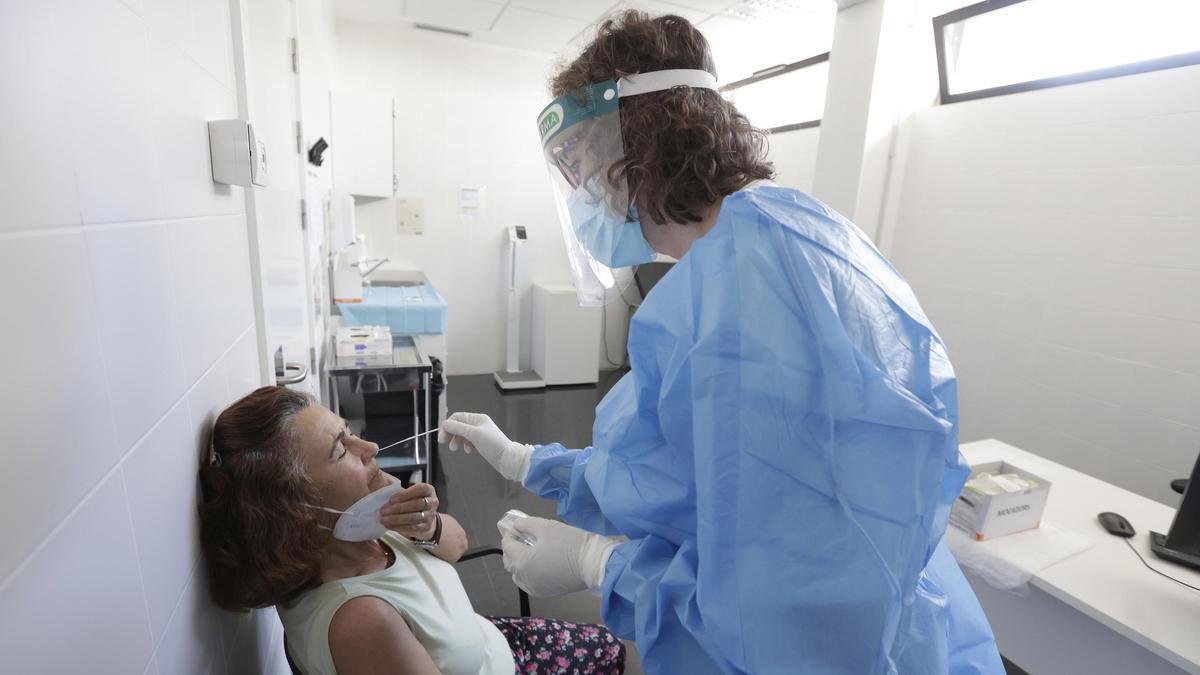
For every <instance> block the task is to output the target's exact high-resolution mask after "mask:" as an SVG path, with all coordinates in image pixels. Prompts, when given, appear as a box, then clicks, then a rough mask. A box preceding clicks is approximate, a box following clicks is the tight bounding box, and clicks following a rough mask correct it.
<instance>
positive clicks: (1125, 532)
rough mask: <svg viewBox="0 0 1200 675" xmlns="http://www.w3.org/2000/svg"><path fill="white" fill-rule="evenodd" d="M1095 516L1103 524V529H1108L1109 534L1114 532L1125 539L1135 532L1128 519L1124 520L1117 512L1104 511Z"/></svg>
mask: <svg viewBox="0 0 1200 675" xmlns="http://www.w3.org/2000/svg"><path fill="white" fill-rule="evenodd" d="M1096 518H1097V519H1098V520H1099V521H1100V524H1101V525H1103V526H1104V529H1106V530H1108V533H1109V534H1115V535H1116V536H1118V537H1125V538H1127V539H1128V538H1129V537H1132V536H1133V535H1134V534H1136V533H1135V532H1134V529H1133V526H1132V525H1130V524H1129V521H1128V520H1125V516H1122V515H1121V514H1119V513H1113V512H1112V511H1105V512H1104V513H1101V514H1100V515H1098V516H1096Z"/></svg>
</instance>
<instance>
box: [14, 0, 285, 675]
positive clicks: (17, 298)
mask: <svg viewBox="0 0 1200 675" xmlns="http://www.w3.org/2000/svg"><path fill="white" fill-rule="evenodd" d="M230 35H231V31H230V15H229V2H228V0H123V1H122V0H47V1H46V2H40V1H39V2H34V1H32V0H26V1H24V2H5V3H3V6H2V9H0V89H3V91H4V92H5V96H4V104H3V105H0V145H2V146H3V147H4V149H5V152H3V153H0V203H3V204H4V205H5V207H4V214H3V215H2V216H0V288H4V289H6V290H7V291H8V292H7V293H6V294H5V298H6V307H5V313H6V316H7V317H9V321H7V322H6V323H5V330H4V331H0V351H3V352H4V353H6V354H8V355H9V356H10V358H9V359H8V363H7V364H6V366H5V371H4V376H3V382H4V386H3V387H0V426H2V427H3V428H4V429H5V432H6V434H7V436H6V440H5V442H4V443H0V462H2V463H3V465H4V467H5V468H4V470H3V471H0V532H3V533H4V545H3V546H0V624H2V626H3V628H2V629H0V672H2V673H23V674H24V673H30V674H38V673H47V674H51V673H54V674H56V673H74V672H86V673H97V674H107V673H111V674H114V675H117V674H119V675H128V674H129V673H146V674H148V675H157V674H158V673H162V674H163V675H166V674H167V673H170V674H171V675H176V674H180V675H192V674H197V675H200V674H205V673H214V674H224V673H242V672H245V673H261V672H284V671H281V670H279V663H281V661H280V659H279V653H278V650H279V644H280V639H281V633H280V628H279V623H278V618H277V617H276V616H275V614H274V613H273V612H257V613H255V614H254V615H253V617H247V616H246V615H235V614H232V613H229V612H224V611H221V610H218V609H216V608H215V607H214V606H213V605H212V603H211V602H210V601H209V599H208V595H207V589H206V587H205V577H204V574H203V567H202V566H201V565H200V564H199V562H200V561H199V552H198V546H197V537H196V520H195V507H196V494H197V488H198V485H197V479H196V469H197V466H198V462H199V461H200V459H201V456H202V454H203V453H204V450H205V448H206V447H207V443H208V429H209V428H210V427H211V424H212V421H213V419H214V418H215V415H216V414H217V413H218V412H219V411H220V410H221V409H222V408H223V407H224V406H225V405H228V403H230V402H231V401H232V400H233V399H234V398H235V397H237V396H240V395H242V394H244V393H246V392H247V391H249V390H250V389H252V388H254V387H255V386H257V385H258V382H259V380H258V372H259V371H258V363H257V347H256V344H255V337H254V336H255V333H254V329H253V308H252V302H251V288H250V280H249V251H248V246H247V239H246V230H245V218H244V215H242V214H243V212H244V195H243V193H242V191H241V189H240V188H227V187H220V186H216V185H214V184H213V182H212V180H211V177H210V171H209V158H208V138H207V129H206V127H205V124H204V122H205V121H206V120H208V119H216V118H224V117H231V116H233V115H234V114H235V113H236V97H235V92H234V88H233V85H234V82H233V72H232V63H233V59H232V46H231V38H230ZM64 635H65V636H69V640H68V641H67V642H66V643H64V642H62V640H61V637H62V636H64ZM63 644H66V645H68V647H67V648H61V647H62V645H63ZM56 645H57V647H56Z"/></svg>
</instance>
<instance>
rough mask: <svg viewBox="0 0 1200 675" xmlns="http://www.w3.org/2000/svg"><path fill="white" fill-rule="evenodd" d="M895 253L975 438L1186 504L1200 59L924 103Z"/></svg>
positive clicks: (1197, 395) (1194, 367)
mask: <svg viewBox="0 0 1200 675" xmlns="http://www.w3.org/2000/svg"><path fill="white" fill-rule="evenodd" d="M912 124H913V125H914V126H913V131H914V137H913V142H912V143H911V146H910V147H911V150H910V152H911V154H910V156H909V157H908V163H907V169H906V173H905V178H904V185H903V188H902V193H901V200H900V204H901V207H900V217H899V221H898V225H897V232H896V237H895V246H894V250H893V258H894V260H895V262H896V264H897V266H898V267H899V268H900V270H901V271H902V272H903V273H904V274H905V276H906V277H907V278H908V279H909V280H910V282H911V283H912V284H913V286H914V288H915V289H916V291H917V293H918V295H919V297H921V299H922V302H923V303H924V306H925V308H926V310H927V311H928V312H929V315H930V317H931V318H932V319H933V321H934V322H935V325H937V326H938V328H939V330H940V331H941V332H942V333H943V337H944V338H945V339H946V342H947V344H948V346H949V348H950V353H951V357H952V358H953V360H954V362H955V367H956V369H957V371H958V374H959V378H960V385H961V387H960V396H961V401H960V403H961V407H962V432H961V433H962V439H963V440H964V441H970V440H975V439H978V438H984V437H997V438H1000V439H1003V440H1006V441H1009V442H1011V443H1014V444H1016V445H1019V446H1022V447H1025V448H1026V449H1028V450H1031V451H1033V452H1036V453H1040V454H1044V455H1046V456H1048V457H1051V458H1053V459H1056V460H1059V461H1062V462H1064V463H1066V464H1068V465H1071V466H1074V467H1076V468H1078V469H1080V470H1083V471H1086V472H1088V473H1092V474H1094V475H1097V476H1099V477H1101V478H1104V479H1106V480H1109V481H1111V482H1113V483H1116V484H1118V485H1121V486H1122V487H1125V488H1127V489H1130V490H1134V491H1136V492H1140V493H1141V494H1144V495H1146V496H1148V497H1152V498H1155V499H1158V500H1161V501H1163V502H1165V503H1168V504H1175V503H1177V495H1175V494H1174V493H1172V492H1171V491H1170V490H1169V488H1168V487H1167V483H1168V481H1169V479H1171V478H1173V477H1181V476H1185V475H1187V473H1188V472H1189V471H1190V470H1191V467H1192V465H1193V464H1194V463H1195V461H1196V456H1197V453H1200V190H1198V189H1197V186H1200V67H1195V66H1193V67H1188V68H1176V69H1171V70H1165V71H1158V72H1154V73H1146V74H1142V75H1135V76H1130V77H1123V78H1117V79H1111V80H1102V81H1097V82H1091V83H1086V84H1080V85H1074V86H1069V87H1059V88H1055V89H1048V90H1043V91H1035V92H1028V93H1024V94H1017V95H1012V96H1003V97H996V98H990V99H984V100H980V101H974V102H968V103H960V104H954V105H948V106H940V107H935V108H931V109H929V110H927V111H922V112H921V113H919V114H918V115H917V116H916V117H915V118H914V119H913V120H912Z"/></svg>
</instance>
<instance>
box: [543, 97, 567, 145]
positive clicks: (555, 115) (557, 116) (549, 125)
mask: <svg viewBox="0 0 1200 675" xmlns="http://www.w3.org/2000/svg"><path fill="white" fill-rule="evenodd" d="M562 122H563V108H562V106H561V105H559V104H557V103H555V104H554V105H552V106H550V108H549V109H547V110H546V112H544V113H542V116H541V117H540V118H538V133H539V134H541V135H542V142H545V141H546V139H547V138H549V137H550V135H551V134H553V133H554V132H556V131H558V129H559V127H561V126H562Z"/></svg>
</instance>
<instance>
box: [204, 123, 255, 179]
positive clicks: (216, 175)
mask: <svg viewBox="0 0 1200 675" xmlns="http://www.w3.org/2000/svg"><path fill="white" fill-rule="evenodd" d="M208 149H209V152H210V153H211V155H212V176H213V180H214V181H216V182H218V183H225V184H226V185H241V186H242V187H266V186H267V177H268V173H267V146H266V144H265V143H263V142H262V140H260V139H259V138H257V137H256V136H255V135H254V125H252V124H250V123H249V122H247V121H246V120H214V121H211V122H209V123H208Z"/></svg>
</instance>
